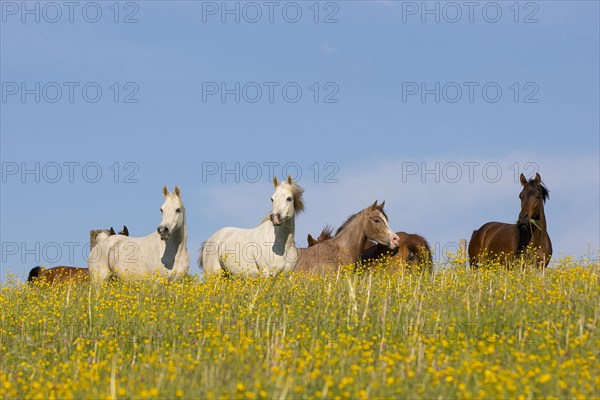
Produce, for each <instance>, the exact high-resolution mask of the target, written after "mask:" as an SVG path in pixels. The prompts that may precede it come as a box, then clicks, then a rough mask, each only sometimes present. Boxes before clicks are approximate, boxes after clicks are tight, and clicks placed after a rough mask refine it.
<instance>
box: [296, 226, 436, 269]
mask: <svg viewBox="0 0 600 400" xmlns="http://www.w3.org/2000/svg"><path fill="white" fill-rule="evenodd" d="M396 235H398V239H399V240H400V244H399V245H398V247H396V248H395V249H390V248H389V247H388V246H386V245H383V244H379V243H373V242H371V241H367V242H366V243H365V248H364V251H363V253H362V256H361V260H362V263H363V264H364V265H367V266H368V265H369V264H372V263H373V262H374V261H375V260H377V259H379V258H381V257H382V256H385V255H387V256H389V257H390V260H389V264H388V265H389V266H390V267H394V268H401V267H402V266H409V267H411V268H421V267H423V266H424V267H426V268H427V269H431V268H432V267H433V259H432V257H431V249H430V247H429V243H427V240H426V239H425V238H424V237H423V236H420V235H417V234H416V233H406V232H396ZM332 237H333V234H332V229H331V228H330V227H329V226H326V227H325V228H324V229H323V231H322V232H321V234H320V235H319V237H318V238H317V239H314V238H313V237H312V236H311V235H308V238H307V240H308V247H311V246H314V245H315V244H317V243H320V242H323V241H325V240H329V239H331V238H332Z"/></svg>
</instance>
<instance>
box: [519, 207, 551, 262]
mask: <svg viewBox="0 0 600 400" xmlns="http://www.w3.org/2000/svg"><path fill="white" fill-rule="evenodd" d="M537 224H538V226H537V227H535V226H532V227H531V230H530V229H529V228H528V227H527V226H525V227H522V228H521V230H520V231H519V235H520V236H519V246H518V248H517V250H518V251H523V250H524V249H525V248H526V247H527V246H533V247H539V246H541V245H542V242H543V240H544V238H545V236H546V214H545V213H544V206H543V205H542V207H541V209H540V219H539V221H538V222H537Z"/></svg>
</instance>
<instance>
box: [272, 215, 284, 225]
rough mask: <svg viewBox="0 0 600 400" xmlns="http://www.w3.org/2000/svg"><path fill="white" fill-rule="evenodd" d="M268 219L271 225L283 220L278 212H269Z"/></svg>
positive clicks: (280, 222)
mask: <svg viewBox="0 0 600 400" xmlns="http://www.w3.org/2000/svg"><path fill="white" fill-rule="evenodd" d="M270 219H271V222H272V223H273V225H275V226H280V225H281V224H282V223H283V220H282V219H281V214H279V213H277V214H271V216H270Z"/></svg>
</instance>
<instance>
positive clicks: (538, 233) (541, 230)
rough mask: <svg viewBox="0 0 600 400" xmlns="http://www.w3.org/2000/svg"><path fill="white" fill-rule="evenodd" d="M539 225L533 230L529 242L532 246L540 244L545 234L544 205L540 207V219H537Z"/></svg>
mask: <svg viewBox="0 0 600 400" xmlns="http://www.w3.org/2000/svg"><path fill="white" fill-rule="evenodd" d="M538 225H539V227H538V228H537V229H536V230H535V232H533V237H532V238H531V242H532V244H533V245H534V246H540V245H541V243H542V240H543V238H544V237H545V236H546V214H545V213H544V205H543V203H542V207H541V208H540V220H539V221H538Z"/></svg>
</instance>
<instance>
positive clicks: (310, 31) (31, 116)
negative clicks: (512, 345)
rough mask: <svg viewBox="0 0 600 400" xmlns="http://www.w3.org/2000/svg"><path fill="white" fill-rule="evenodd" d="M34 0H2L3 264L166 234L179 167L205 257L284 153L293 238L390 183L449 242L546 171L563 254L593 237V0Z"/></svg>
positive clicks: (419, 228) (195, 239)
mask: <svg viewBox="0 0 600 400" xmlns="http://www.w3.org/2000/svg"><path fill="white" fill-rule="evenodd" d="M23 4H25V3H22V2H10V1H2V2H1V7H2V10H1V11H2V20H1V22H2V25H1V29H0V34H1V38H0V44H1V52H0V56H1V60H0V67H1V70H0V80H1V81H2V99H0V107H1V121H0V128H1V147H2V149H1V158H2V191H1V195H0V197H1V221H2V222H1V225H0V233H1V242H2V260H1V262H0V268H1V274H0V275H1V276H5V275H6V273H7V272H8V271H11V272H13V273H16V274H17V275H19V276H24V275H26V273H27V272H28V271H29V269H30V268H31V267H33V266H35V265H48V266H53V265H78V266H85V265H86V260H85V258H84V255H85V254H84V253H85V250H84V246H85V245H86V244H87V242H88V236H89V230H90V229H94V228H107V227H110V226H114V227H115V228H117V227H120V226H121V225H123V224H125V225H127V226H128V227H129V230H130V232H131V234H132V235H134V236H143V235H146V234H148V233H150V232H152V231H153V230H155V229H156V227H157V225H158V223H159V222H160V213H159V207H160V204H161V202H162V195H161V189H162V186H163V185H167V186H169V188H170V189H172V187H173V186H174V185H175V184H177V185H179V186H180V187H181V190H182V196H183V199H184V203H185V205H186V210H187V222H188V232H189V237H188V249H189V250H190V252H191V256H192V258H193V259H194V260H195V259H196V257H197V249H198V248H199V246H200V244H201V243H202V241H203V240H205V239H206V238H208V237H209V236H210V235H211V234H212V233H213V232H214V231H216V230H217V229H219V228H221V227H223V226H240V227H252V226H254V225H257V224H258V223H259V222H260V221H261V219H262V218H263V217H264V215H265V213H266V212H267V211H268V210H269V207H270V201H269V198H270V195H271V193H272V186H271V184H270V183H269V178H270V177H269V172H270V171H275V173H276V174H277V175H278V176H279V177H282V176H283V174H285V173H286V172H288V173H291V174H292V175H295V176H297V177H299V183H300V185H302V186H303V187H304V188H305V190H306V192H305V197H306V212H305V213H304V214H303V215H301V216H300V217H299V219H298V221H297V225H296V226H297V228H296V241H297V243H298V244H299V245H301V246H304V245H305V244H306V234H307V233H312V234H316V233H318V232H319V231H320V229H321V228H322V226H323V225H325V224H327V223H328V224H332V225H335V226H339V225H340V224H341V223H342V222H343V221H344V220H345V219H346V217H347V216H348V215H350V214H352V213H354V212H356V211H358V210H360V209H361V208H364V207H366V206H367V205H368V204H370V203H372V202H373V201H374V200H375V199H379V200H384V199H385V200H386V209H387V211H388V214H389V216H390V225H391V226H392V228H393V229H395V230H397V231H408V232H418V233H420V234H422V235H424V236H425V237H426V238H427V239H428V240H429V241H430V243H432V245H433V247H434V249H436V251H437V252H438V256H437V259H438V260H439V259H440V256H441V255H440V253H442V252H443V251H444V250H445V249H452V248H453V243H454V242H456V241H458V240H459V239H461V238H466V239H468V238H469V237H470V234H471V232H472V231H473V229H476V228H478V227H479V226H480V225H482V224H483V223H484V222H487V221H503V222H514V221H515V220H516V218H517V215H518V212H519V201H518V197H517V195H518V193H519V191H520V186H519V183H518V179H517V177H518V173H520V172H524V173H525V174H526V175H527V176H532V175H533V174H534V173H535V172H539V173H540V174H541V176H542V178H543V180H544V181H545V182H546V184H547V186H548V187H549V189H550V200H549V201H548V203H547V204H546V215H547V218H548V230H549V234H550V236H551V239H552V242H553V247H554V254H555V255H556V256H559V255H573V256H575V257H582V256H584V255H585V254H586V253H587V252H589V251H590V249H591V251H592V252H593V254H596V255H597V251H598V249H599V248H600V236H599V230H600V215H599V208H600V207H599V206H600V194H599V187H600V177H599V173H600V172H599V168H600V160H599V150H600V143H599V136H600V135H599V132H600V127H599V109H600V102H599V92H600V90H599V72H598V71H599V70H600V63H599V48H600V43H599V41H600V40H599V36H600V32H599V14H600V12H599V4H598V2H592V1H568V2H567V1H539V2H520V3H517V6H515V3H514V2H479V3H477V5H475V6H473V7H474V8H473V9H471V10H470V9H469V8H468V7H467V6H465V5H464V3H463V2H427V3H426V4H427V5H426V7H427V10H433V12H432V13H428V12H427V10H424V9H423V5H424V3H422V2H401V1H379V2H371V1H347V2H318V3H316V2H312V1H309V2H274V3H265V2H235V1H229V2H227V3H223V2H199V1H198V2H196V1H185V2H166V1H139V2H121V3H119V7H118V10H117V7H115V6H114V2H95V3H93V2H92V3H90V2H77V3H76V5H75V6H73V7H74V8H73V9H72V10H70V9H69V8H68V7H67V6H64V5H63V3H61V2H58V3H53V4H58V6H56V5H52V6H48V3H43V2H35V1H31V2H27V3H26V4H27V7H28V10H29V11H31V10H33V11H31V12H28V11H27V10H24V9H23ZM268 4H272V5H271V6H269V5H268ZM224 7H227V10H230V11H231V10H234V11H233V12H229V13H228V12H227V10H225V9H224ZM269 7H272V8H271V9H270V8H269ZM236 10H238V11H236ZM436 10H438V11H436ZM98 11H99V12H100V14H98ZM117 11H118V12H117ZM317 11H318V12H317ZM257 12H259V13H260V15H259V14H257ZM271 12H272V14H270V13H271ZM298 12H300V14H298ZM436 12H437V15H436ZM498 12H499V13H498ZM236 13H237V15H236ZM236 18H237V19H238V20H239V21H236ZM436 18H438V19H439V21H436ZM36 19H37V20H36ZM254 20H255V22H253V21H254ZM295 20H296V22H293V21H295ZM52 21H56V22H52ZM93 21H96V22H93ZM115 21H117V22H115ZM126 22H127V23H126ZM236 85H237V86H236ZM84 88H85V90H84ZM284 88H285V89H284ZM59 89H60V92H59ZM98 89H99V90H101V94H99V92H97V91H98ZM222 89H224V90H229V92H227V93H228V94H226V95H224V97H223V96H222ZM259 89H260V92H259V91H258V90H259ZM71 90H72V92H71V93H70V91H71ZM271 90H272V92H270V91H271ZM298 90H300V91H301V93H300V92H299V91H298ZM259 93H260V95H259ZM423 93H425V94H424V95H423ZM36 96H37V97H39V102H36V100H38V99H36ZM236 96H237V97H238V99H237V100H238V101H236ZM270 97H271V98H270ZM257 166H258V167H259V168H258V169H257ZM270 166H273V168H274V170H272V169H270V168H271V167H270ZM215 168H216V169H217V170H216V173H214V174H212V173H213V172H215ZM24 170H32V171H33V172H31V173H25V174H24ZM223 170H230V171H233V172H230V173H226V174H222V172H223ZM257 171H259V172H260V176H256V172H257ZM317 171H318V174H317ZM428 171H429V172H428ZM70 173H71V175H72V176H69V174H70ZM98 173H101V176H98ZM299 173H301V176H299V175H298V174H299ZM72 243H74V244H72ZM71 253H72V254H71ZM190 272H192V273H197V272H199V269H198V267H197V266H196V265H195V263H193V264H192V265H191V268H190Z"/></svg>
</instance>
